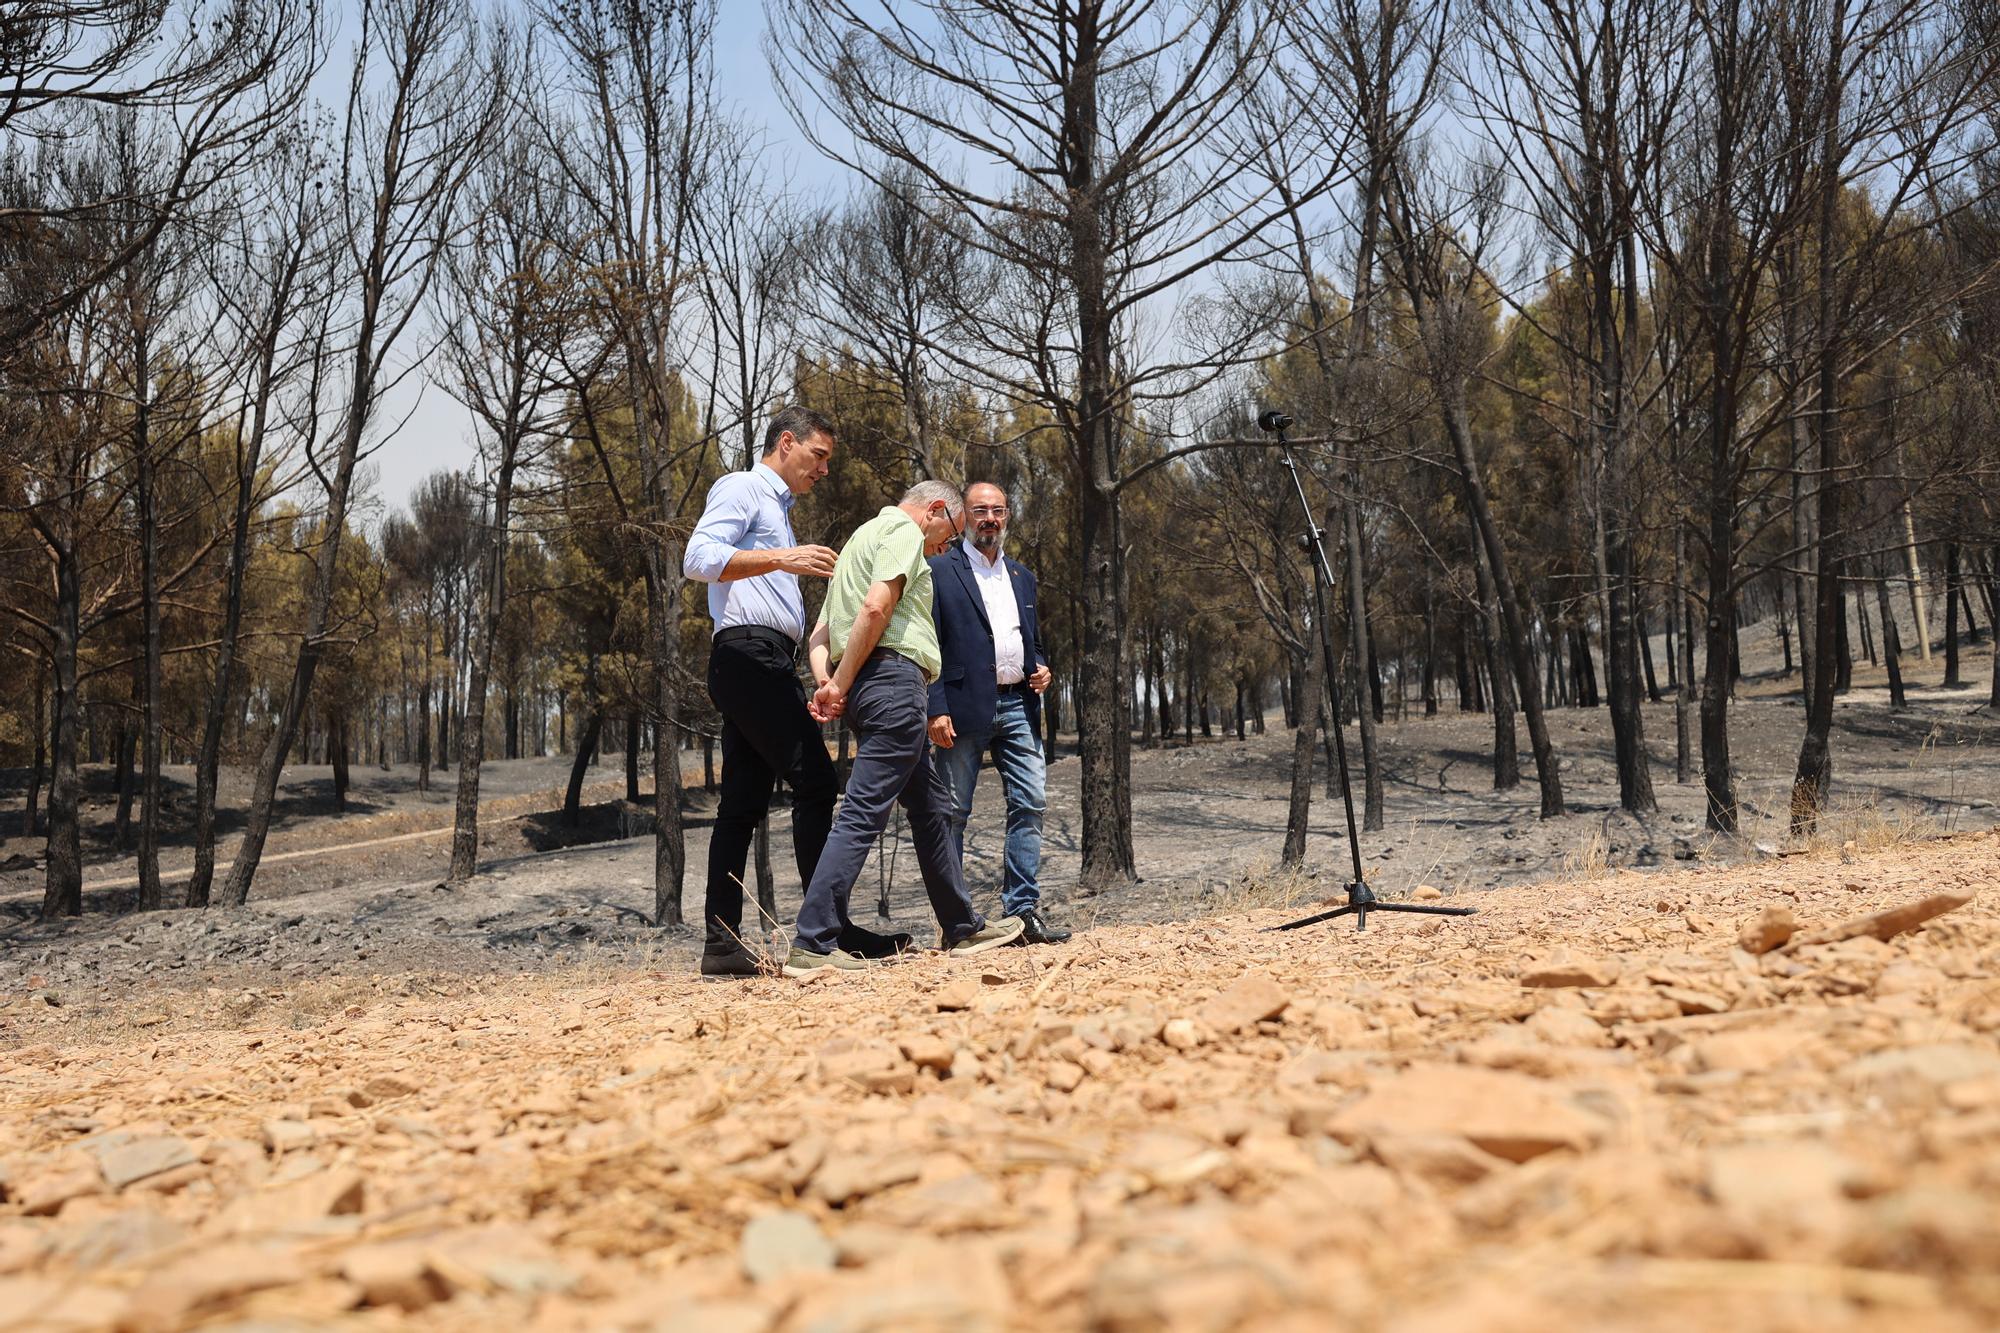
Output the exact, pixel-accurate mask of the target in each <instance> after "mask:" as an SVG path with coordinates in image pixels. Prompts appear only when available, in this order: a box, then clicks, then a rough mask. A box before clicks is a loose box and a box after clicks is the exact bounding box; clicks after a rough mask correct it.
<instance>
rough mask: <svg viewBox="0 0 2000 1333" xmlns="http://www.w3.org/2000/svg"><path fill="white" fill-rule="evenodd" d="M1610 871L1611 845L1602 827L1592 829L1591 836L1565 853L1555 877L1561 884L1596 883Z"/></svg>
mask: <svg viewBox="0 0 2000 1333" xmlns="http://www.w3.org/2000/svg"><path fill="white" fill-rule="evenodd" d="M1610 873H1611V846H1610V844H1609V843H1608V842H1606V841H1605V838H1604V830H1603V829H1601V828H1600V829H1592V830H1591V831H1590V836H1589V837H1587V838H1585V839H1584V840H1583V841H1582V842H1580V843H1578V844H1577V845H1576V846H1574V847H1572V848H1570V849H1569V850H1568V851H1566V852H1564V853H1563V857H1562V868H1561V870H1560V871H1558V872H1557V874H1556V877H1555V878H1556V882H1557V883H1560V884H1594V883H1596V882H1597V881H1598V880H1601V879H1603V878H1605V877H1606V876H1607V875H1609V874H1610Z"/></svg>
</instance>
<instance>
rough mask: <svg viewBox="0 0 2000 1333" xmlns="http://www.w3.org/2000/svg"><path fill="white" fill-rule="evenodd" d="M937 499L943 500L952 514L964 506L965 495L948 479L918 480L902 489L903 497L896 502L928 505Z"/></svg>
mask: <svg viewBox="0 0 2000 1333" xmlns="http://www.w3.org/2000/svg"><path fill="white" fill-rule="evenodd" d="M939 500H942V501H944V502H945V506H946V507H947V508H948V509H950V510H951V512H952V513H954V514H956V513H957V512H958V511H959V510H961V509H963V508H965V496H964V495H962V494H960V493H959V489H958V487H956V486H954V485H952V484H951V483H950V482H948V481H920V482H918V483H917V484H916V485H914V486H912V487H910V489H909V490H907V491H904V492H903V498H902V499H900V500H898V501H897V502H896V503H897V504H906V505H930V504H934V503H936V502H937V501H939Z"/></svg>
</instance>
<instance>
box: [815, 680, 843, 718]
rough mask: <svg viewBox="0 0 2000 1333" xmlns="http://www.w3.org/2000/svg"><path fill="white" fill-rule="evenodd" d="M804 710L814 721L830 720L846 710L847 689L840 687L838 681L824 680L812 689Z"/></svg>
mask: <svg viewBox="0 0 2000 1333" xmlns="http://www.w3.org/2000/svg"><path fill="white" fill-rule="evenodd" d="M806 711H807V712H808V713H811V714H812V719H813V721H815V722H831V721H833V720H834V719H835V718H837V717H839V716H840V715H841V714H842V713H845V712H846V711H847V691H846V690H843V689H841V688H840V683H839V682H838V681H832V680H828V681H824V682H822V683H821V684H820V687H819V688H818V689H816V690H814V691H813V697H812V702H811V703H809V704H807V705H806Z"/></svg>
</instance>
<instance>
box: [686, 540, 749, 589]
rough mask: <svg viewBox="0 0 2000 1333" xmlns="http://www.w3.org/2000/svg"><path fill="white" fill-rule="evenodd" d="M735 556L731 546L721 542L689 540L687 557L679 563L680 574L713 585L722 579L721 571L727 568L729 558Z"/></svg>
mask: <svg viewBox="0 0 2000 1333" xmlns="http://www.w3.org/2000/svg"><path fill="white" fill-rule="evenodd" d="M735 554H736V548H735V547H733V546H724V545H723V544H722V543H721V542H718V541H713V540H706V541H705V540H703V539H701V538H700V537H694V538H690V539H689V541H688V548H687V556H686V557H685V558H684V559H683V560H682V561H681V572H682V573H683V574H685V575H687V576H688V577H689V578H691V579H698V580H699V581H701V582H703V583H714V582H715V581H716V580H718V579H720V578H721V577H722V571H723V570H725V569H727V568H729V558H730V557H731V556H733V555H735Z"/></svg>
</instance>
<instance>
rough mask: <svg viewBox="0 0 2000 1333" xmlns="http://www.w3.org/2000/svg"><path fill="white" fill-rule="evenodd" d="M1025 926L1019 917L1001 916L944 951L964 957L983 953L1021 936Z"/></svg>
mask: <svg viewBox="0 0 2000 1333" xmlns="http://www.w3.org/2000/svg"><path fill="white" fill-rule="evenodd" d="M1026 928H1027V927H1026V925H1025V924H1024V923H1023V922H1022V920H1021V918H1020V917H1018V916H1003V917H1000V918H998V919H996V920H992V921H988V922H987V923H986V926H985V928H984V929H983V930H981V931H980V932H979V933H978V934H976V935H967V936H966V937H965V938H964V939H962V940H960V941H959V942H958V943H956V944H954V945H952V946H951V947H950V948H949V949H946V950H945V952H946V953H948V954H950V955H951V956H952V957H954V958H966V957H969V956H971V955H972V954H976V953H985V952H986V951H987V950H988V949H998V948H1000V947H1001V946H1002V945H1006V944H1012V943H1013V942H1014V941H1015V940H1018V939H1020V938H1021V932H1022V931H1023V930H1025V929H1026Z"/></svg>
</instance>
